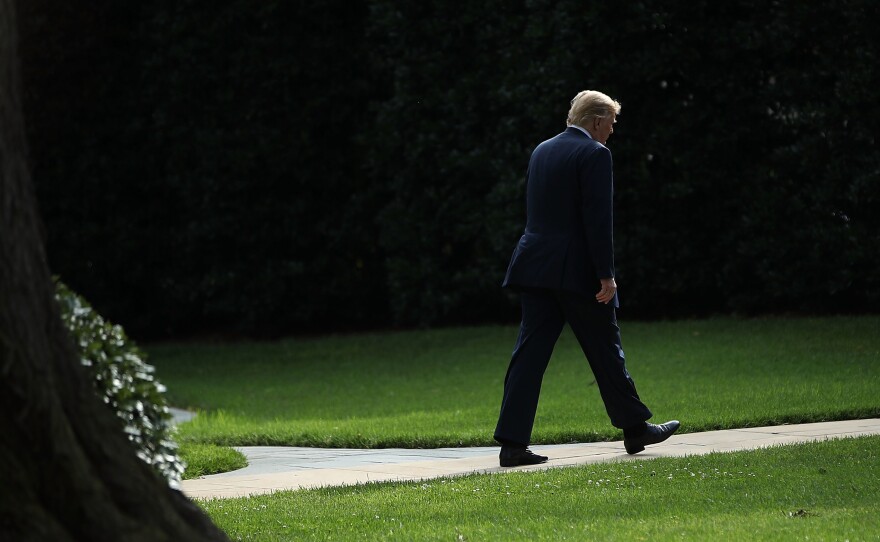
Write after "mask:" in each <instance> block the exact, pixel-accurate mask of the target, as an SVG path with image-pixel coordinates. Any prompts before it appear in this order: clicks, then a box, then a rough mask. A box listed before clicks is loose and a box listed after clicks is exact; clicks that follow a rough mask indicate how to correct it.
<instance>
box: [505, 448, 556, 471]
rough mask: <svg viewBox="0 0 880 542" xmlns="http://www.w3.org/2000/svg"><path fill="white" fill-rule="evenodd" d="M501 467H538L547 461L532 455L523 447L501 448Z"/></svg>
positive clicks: (541, 456)
mask: <svg viewBox="0 0 880 542" xmlns="http://www.w3.org/2000/svg"><path fill="white" fill-rule="evenodd" d="M498 457H499V459H500V460H501V466H502V467H518V466H520V465H538V464H539V463H544V462H545V461H547V456H545V455H538V454H535V453H532V451H531V450H529V449H528V448H526V447H525V446H502V447H501V454H499V456H498Z"/></svg>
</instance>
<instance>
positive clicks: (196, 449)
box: [178, 442, 247, 480]
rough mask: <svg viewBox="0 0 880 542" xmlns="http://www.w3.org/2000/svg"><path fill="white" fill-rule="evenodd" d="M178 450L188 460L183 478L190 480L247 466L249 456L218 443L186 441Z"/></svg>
mask: <svg viewBox="0 0 880 542" xmlns="http://www.w3.org/2000/svg"><path fill="white" fill-rule="evenodd" d="M178 452H179V453H180V456H181V457H182V458H183V459H184V461H185V462H186V470H184V471H183V476H182V478H183V479H184V480H190V479H192V478H198V477H200V476H205V475H208V474H217V473H220V472H229V471H233V470H237V469H243V468H244V467H246V466H247V458H246V457H245V456H244V454H242V453H241V452H239V451H238V450H234V449H232V448H227V447H225V446H217V445H216V444H201V443H197V442H184V443H183V444H181V446H180V448H179V450H178Z"/></svg>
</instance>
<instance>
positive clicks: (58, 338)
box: [0, 0, 227, 542]
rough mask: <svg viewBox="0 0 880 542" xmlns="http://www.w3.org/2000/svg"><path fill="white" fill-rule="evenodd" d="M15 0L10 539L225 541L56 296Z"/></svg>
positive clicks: (7, 221)
mask: <svg viewBox="0 0 880 542" xmlns="http://www.w3.org/2000/svg"><path fill="white" fill-rule="evenodd" d="M16 40H17V36H16V28H15V10H14V5H13V0H0V175H2V176H0V540H15V541H27V540H52V541H61V540H88V541H104V540H107V541H111V540H112V541H121V540H124V541H141V540H142V541H149V542H156V541H162V540H168V541H175V542H178V541H187V542H189V541H200V540H227V538H226V536H225V535H224V534H223V533H222V532H221V531H220V530H219V529H218V528H217V527H215V526H214V525H213V524H212V523H211V521H210V520H209V519H208V517H207V516H206V515H205V514H204V513H203V512H202V511H201V510H200V509H199V508H198V507H197V506H196V505H195V504H193V503H192V502H190V501H189V500H188V499H187V498H186V497H184V496H183V494H182V493H180V492H179V491H177V490H174V489H171V488H169V487H168V485H167V482H166V481H165V480H164V479H162V478H161V477H160V476H159V475H158V474H157V473H155V472H154V471H153V470H152V469H151V468H150V467H149V466H147V465H146V464H145V463H144V462H143V461H141V460H140V459H138V458H137V456H136V455H135V450H134V447H133V446H132V445H131V444H130V443H129V442H128V440H127V439H126V437H125V435H124V433H123V431H122V427H121V422H120V420H118V419H117V418H116V416H115V415H114V414H113V413H112V412H111V410H110V409H108V408H107V407H106V406H105V405H103V404H101V402H100V400H99V399H98V397H97V395H96V394H95V392H94V391H93V390H92V389H91V385H90V382H89V381H88V376H87V373H86V371H85V369H84V368H83V367H82V366H81V365H80V364H79V363H78V360H77V357H76V354H75V352H74V349H73V345H72V343H71V340H70V338H69V336H68V334H67V330H66V329H65V328H64V326H63V325H62V322H61V319H60V316H59V312H58V308H57V306H56V304H55V301H54V297H53V291H54V290H53V284H52V280H51V277H50V273H49V269H48V265H47V263H46V255H45V252H44V249H43V243H42V235H41V231H40V222H39V219H38V217H37V211H36V202H35V200H34V194H33V188H32V186H31V182H30V177H29V173H28V168H27V165H26V144H25V135H24V125H23V119H22V115H21V103H20V95H19V90H18V85H19V82H18V77H19V75H18V74H19V69H18V58H17V51H16V46H17V44H16Z"/></svg>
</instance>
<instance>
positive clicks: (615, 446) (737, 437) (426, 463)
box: [181, 418, 880, 499]
mask: <svg viewBox="0 0 880 542" xmlns="http://www.w3.org/2000/svg"><path fill="white" fill-rule="evenodd" d="M878 434H880V418H875V419H867V420H849V421H841V422H821V423H809V424H797V425H779V426H772V427H750V428H745V429H730V430H725V431H708V432H704V433H686V434H681V435H673V436H672V437H671V438H670V439H669V440H667V441H666V442H663V443H661V444H657V445H654V446H650V447H648V448H647V449H646V450H645V451H644V452H642V453H639V454H637V455H627V454H626V452H624V450H623V442H593V443H584V444H554V445H546V446H532V447H531V449H532V450H533V451H535V452H537V453H539V454H542V455H546V456H548V457H549V458H550V460H549V461H548V462H547V463H544V464H542V465H532V466H525V467H515V468H501V467H499V466H498V450H499V448H498V447H497V446H492V447H480V448H437V449H402V448H388V449H364V450H352V449H336V448H300V447H281V446H272V447H267V446H244V447H239V448H236V449H238V450H239V451H241V452H242V453H243V454H244V455H245V456H246V457H247V459H248V466H247V467H245V468H243V469H240V470H237V471H233V472H226V473H222V474H214V475H210V476H204V477H201V478H198V479H195V480H184V481H183V482H182V484H181V486H182V490H183V492H184V493H185V494H186V495H188V496H189V497H193V498H202V499H213V498H228V497H243V496H246V495H256V494H263V493H271V492H274V491H282V490H290V489H305V488H315V487H325V486H341V485H355V484H364V483H368V482H385V481H401V480H427V479H432V478H440V477H448V476H462V475H466V474H473V473H496V472H510V471H526V470H543V469H552V468H560V467H567V466H572V465H582V464H586V463H599V462H606V461H640V460H645V459H652V458H656V457H682V456H688V455H703V454H708V453H712V452H734V451H739V450H753V449H757V448H764V447H767V446H775V445H780V444H795V443H801V442H812V441H817V440H826V439H832V438H844V437H856V436H862V435H878Z"/></svg>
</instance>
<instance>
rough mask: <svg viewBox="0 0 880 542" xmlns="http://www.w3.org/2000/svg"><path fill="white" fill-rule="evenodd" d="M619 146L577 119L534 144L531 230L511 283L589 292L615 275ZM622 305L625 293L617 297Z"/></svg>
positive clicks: (513, 263) (529, 181) (511, 269)
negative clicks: (593, 135) (614, 151)
mask: <svg viewBox="0 0 880 542" xmlns="http://www.w3.org/2000/svg"><path fill="white" fill-rule="evenodd" d="M611 165H612V163H611V151H609V150H608V148H607V147H605V146H604V145H602V144H601V143H599V142H597V141H594V140H592V139H590V137H588V136H587V135H586V134H584V133H583V132H581V131H580V130H578V129H577V128H572V127H569V128H567V129H566V130H565V131H564V132H562V133H561V134H559V135H557V136H556V137H554V138H552V139H548V140H547V141H544V142H543V143H541V144H540V145H538V147H537V148H536V149H535V150H534V151H533V152H532V157H531V159H530V160H529V169H528V173H527V174H526V230H525V233H524V234H523V236H522V237H520V240H519V243H518V244H517V246H516V249H515V250H514V251H513V256H512V257H511V259H510V265H509V266H508V268H507V276H506V277H505V278H504V283H503V286H504V287H509V288H512V289H514V290H517V289H523V288H547V289H551V290H565V291H570V292H576V293H579V294H584V295H587V296H589V297H590V298H591V299H592V298H593V296H595V295H596V293H598V292H599V290H600V289H601V285H600V283H599V279H600V278H611V277H614V242H613V211H612V199H613V194H614V180H613V176H612V173H611ZM612 303H613V305H614V306H615V307H617V306H618V301H617V296H615V297H614V301H613V302H612Z"/></svg>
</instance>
